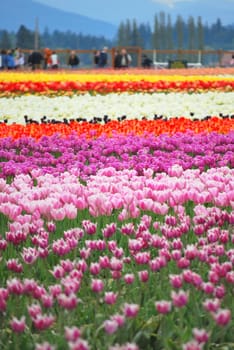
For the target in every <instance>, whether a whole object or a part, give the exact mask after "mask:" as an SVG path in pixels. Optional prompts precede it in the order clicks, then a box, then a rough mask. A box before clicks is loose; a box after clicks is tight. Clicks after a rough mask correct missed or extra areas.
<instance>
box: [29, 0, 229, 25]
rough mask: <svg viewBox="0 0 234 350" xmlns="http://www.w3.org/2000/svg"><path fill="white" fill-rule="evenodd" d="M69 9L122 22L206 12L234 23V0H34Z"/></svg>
mask: <svg viewBox="0 0 234 350" xmlns="http://www.w3.org/2000/svg"><path fill="white" fill-rule="evenodd" d="M33 1H35V2H40V3H42V4H45V5H49V6H52V7H56V8H59V9H62V10H66V11H68V12H75V13H79V14H81V15H85V16H88V17H91V18H95V19H101V20H104V21H107V22H111V23H114V24H119V23H120V21H124V20H126V19H127V18H130V19H133V18H135V19H136V20H137V21H139V22H145V23H146V22H149V23H151V22H152V21H153V18H154V14H155V13H156V12H159V11H164V12H166V13H170V14H171V15H172V18H173V17H174V18H175V17H176V16H177V15H178V14H181V15H182V16H183V17H184V18H187V17H188V16H189V15H193V16H194V17H197V16H202V19H203V22H204V23H205V22H208V23H213V22H215V21H216V19H217V18H218V17H219V18H220V19H221V21H222V23H223V24H233V23H234V16H233V14H234V0H33Z"/></svg>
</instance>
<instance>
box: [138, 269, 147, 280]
mask: <svg viewBox="0 0 234 350" xmlns="http://www.w3.org/2000/svg"><path fill="white" fill-rule="evenodd" d="M138 276H139V279H140V281H141V282H144V283H146V282H147V281H148V279H149V272H148V271H147V270H142V271H138Z"/></svg>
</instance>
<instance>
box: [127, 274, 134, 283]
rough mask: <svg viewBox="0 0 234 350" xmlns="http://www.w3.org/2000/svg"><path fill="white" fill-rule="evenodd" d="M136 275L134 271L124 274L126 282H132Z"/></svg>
mask: <svg viewBox="0 0 234 350" xmlns="http://www.w3.org/2000/svg"><path fill="white" fill-rule="evenodd" d="M134 279H135V276H134V274H133V273H127V274H126V275H125V276H124V281H125V283H126V284H132V283H133V282H134Z"/></svg>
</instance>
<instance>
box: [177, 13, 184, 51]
mask: <svg viewBox="0 0 234 350" xmlns="http://www.w3.org/2000/svg"><path fill="white" fill-rule="evenodd" d="M175 26H176V38H177V48H178V49H183V43H184V21H183V18H182V17H181V16H180V15H179V16H177V19H176V24H175Z"/></svg>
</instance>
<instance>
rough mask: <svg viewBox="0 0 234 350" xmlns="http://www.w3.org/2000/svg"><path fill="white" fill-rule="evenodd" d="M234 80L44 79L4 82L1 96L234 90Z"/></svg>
mask: <svg viewBox="0 0 234 350" xmlns="http://www.w3.org/2000/svg"><path fill="white" fill-rule="evenodd" d="M233 89H234V80H233V79H231V78H226V79H225V78H223V79H217V80H208V81H204V80H198V79H196V80H195V79H193V80H189V79H186V80H184V81H178V80H175V81H168V80H158V81H155V82H151V81H148V80H137V81H122V80H116V81H105V80H98V81H87V82H82V81H79V80H76V81H73V80H72V81H66V82H63V81H48V82H47V81H45V82H32V81H25V82H7V81H6V82H5V81H2V82H1V83H0V96H1V97H3V96H7V97H8V96H12V95H22V94H28V93H33V94H40V95H46V96H53V95H56V96H57V95H68V96H71V95H73V94H84V93H86V92H89V93H93V94H95V93H98V94H108V93H111V92H115V93H122V92H126V91H129V92H135V93H136V92H145V93H153V92H161V91H163V92H165V91H166V92H171V91H174V92H176V91H186V92H187V91H188V92H190V93H192V92H201V91H211V90H213V91H233Z"/></svg>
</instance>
